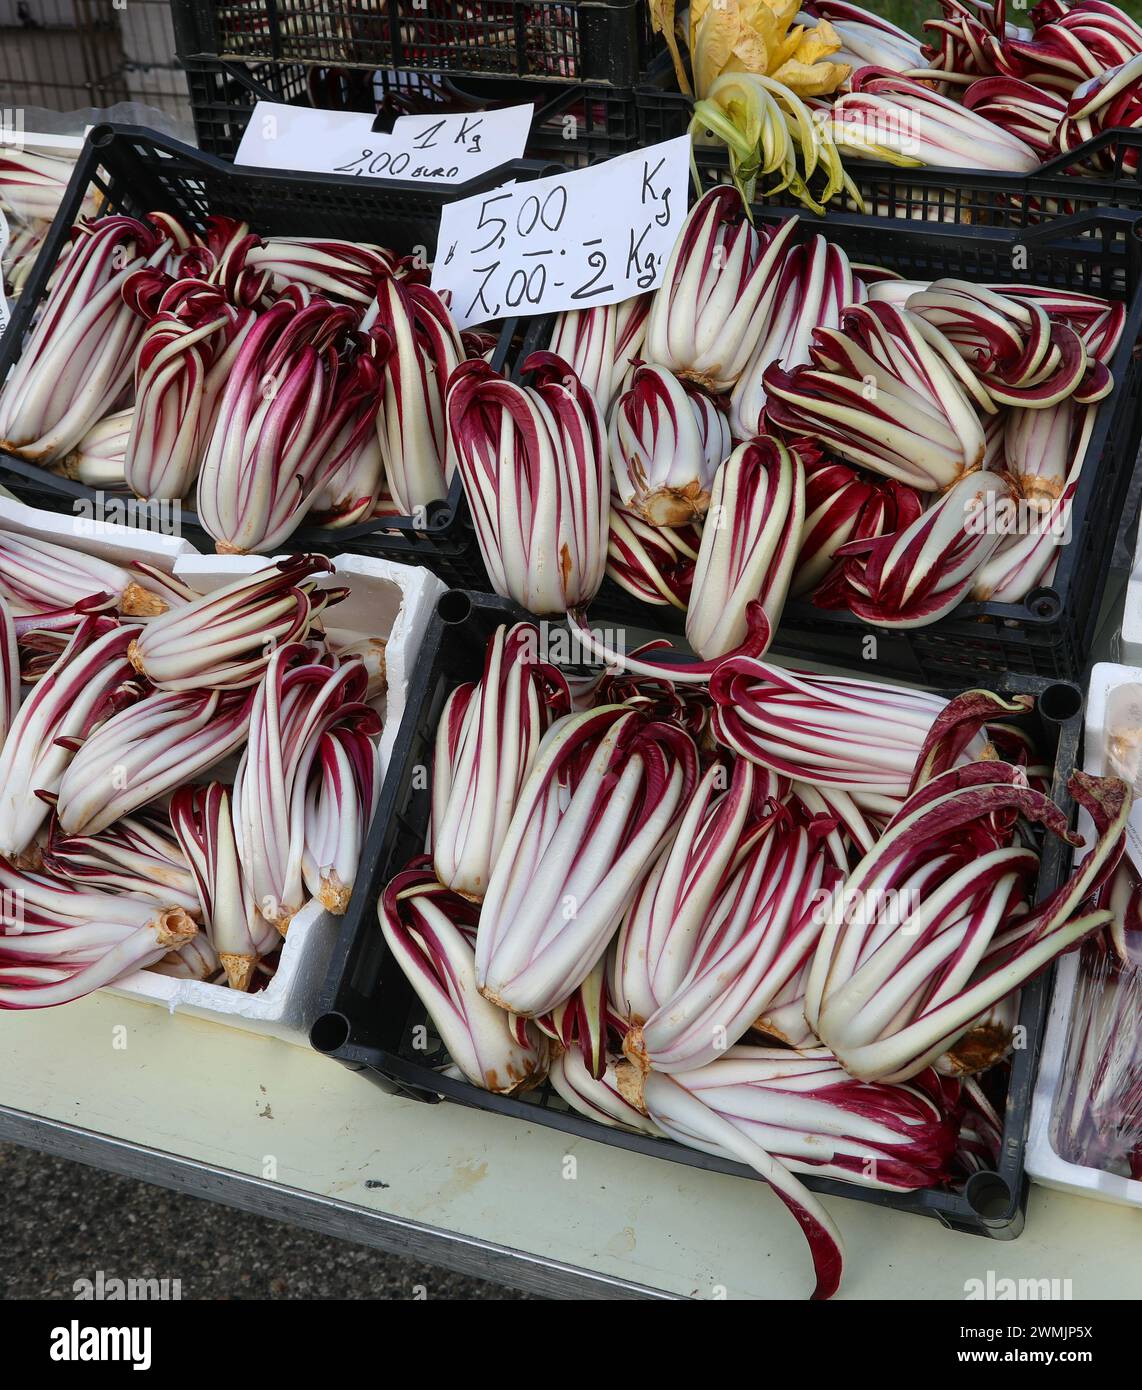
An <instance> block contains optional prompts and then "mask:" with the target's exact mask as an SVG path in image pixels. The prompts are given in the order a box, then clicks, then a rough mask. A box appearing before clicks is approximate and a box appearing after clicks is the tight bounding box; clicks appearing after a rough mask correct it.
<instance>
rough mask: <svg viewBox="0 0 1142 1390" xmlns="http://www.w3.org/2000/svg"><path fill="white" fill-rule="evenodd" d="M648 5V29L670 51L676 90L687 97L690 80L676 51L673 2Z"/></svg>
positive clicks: (657, 0) (655, 0) (653, 0)
mask: <svg viewBox="0 0 1142 1390" xmlns="http://www.w3.org/2000/svg"><path fill="white" fill-rule="evenodd" d="M648 4H649V5H650V27H651V28H652V29H653V30H654V32H655V33H656V34H661V35H662V36H663V38H665V40H666V47H667V48H668V49H669V50H670V57H671V59H672V61H673V63H674V75H675V76H676V77H677V78H678V90H679V91H680V92H684V93H685V94H686V95H687V96H689V95H690V79H689V78H688V77H687V76H686V65H685V64H684V63H683V61H682V54H681V53H680V52H679V51H678V36H677V34H675V32H674V8H675V0H648Z"/></svg>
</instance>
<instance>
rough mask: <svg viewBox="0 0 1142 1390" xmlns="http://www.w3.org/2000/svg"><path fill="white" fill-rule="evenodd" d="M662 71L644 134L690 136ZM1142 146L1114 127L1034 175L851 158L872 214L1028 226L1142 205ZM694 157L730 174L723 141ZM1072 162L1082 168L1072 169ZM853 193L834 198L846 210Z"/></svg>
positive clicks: (1136, 135) (639, 103) (1133, 133)
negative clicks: (1135, 163) (1108, 164)
mask: <svg viewBox="0 0 1142 1390" xmlns="http://www.w3.org/2000/svg"><path fill="white" fill-rule="evenodd" d="M667 82H673V70H672V69H671V70H670V75H669V78H667V77H665V76H662V77H660V78H658V79H657V80H655V81H652V82H647V83H643V84H641V85H640V86H639V87H638V89H637V90H636V92H635V105H636V107H637V112H638V121H637V123H638V132H639V141H640V143H641V144H643V145H653V144H657V143H658V142H659V141H661V140H672V139H674V138H676V137H677V136H679V135H685V134H686V132H687V130H689V128H690V121H691V118H692V116H693V102H692V101H691V99H690V98H689V97H687V96H683V94H682V93H681V92H678V91H671V90H669V87H668V86H667V85H665V84H666V83H667ZM1108 149H1110V150H1112V158H1113V168H1112V169H1110V170H1099V168H1098V161H1097V157H1098V156H1099V155H1100V154H1101V153H1102V152H1103V151H1105V150H1108ZM1139 150H1142V130H1107V131H1103V132H1102V134H1101V135H1099V136H1097V137H1096V138H1095V139H1093V140H1088V141H1086V142H1084V143H1083V144H1081V145H1079V146H1078V147H1077V148H1076V149H1075V150H1074V151H1072V152H1071V153H1070V154H1066V155H1059V156H1057V157H1056V158H1055V159H1052V160H1050V161H1049V162H1048V163H1046V164H1044V165H1042V166H1041V167H1040V168H1039V169H1037V170H1035V171H1034V172H1033V173H1029V174H1016V173H995V172H993V171H991V170H988V169H927V168H920V169H901V168H898V167H897V166H896V165H893V164H882V163H879V162H878V161H875V160H869V159H853V158H847V159H845V161H844V165H845V170H846V172H847V173H848V174H849V176H850V178H851V179H852V181H853V183H854V184H855V185H856V187H857V188H858V189H859V190H860V193H861V196H862V197H863V198H864V200H865V203H866V206H867V211H868V213H869V214H870V215H876V216H881V217H893V218H903V219H906V220H909V221H920V222H925V223H929V222H967V223H971V224H972V225H974V226H990V227H1028V226H1035V225H1038V224H1040V223H1042V222H1044V221H1050V220H1052V219H1053V218H1055V217H1061V216H1071V215H1073V214H1076V213H1081V212H1090V211H1097V210H1098V209H1100V208H1126V209H1128V210H1131V211H1142V168H1140V169H1139V170H1138V171H1136V172H1134V173H1130V172H1128V171H1127V170H1125V169H1124V168H1123V164H1124V158H1125V155H1126V152H1127V151H1133V152H1135V153H1137V152H1138V151H1139ZM695 160H696V163H697V167H698V173H699V177H700V178H701V179H702V182H703V186H704V187H707V188H708V187H711V186H712V185H713V184H715V183H725V182H728V181H729V177H730V174H729V158H728V155H727V153H726V149H725V146H724V145H721V144H720V143H719V144H716V145H708V146H704V145H699V146H697V147H696V148H695ZM1070 169H1077V170H1082V171H1083V173H1082V174H1070V173H1068V172H1067V171H1068V170H1070ZM822 179H823V175H814V177H813V179H812V180H811V181H810V191H812V192H815V193H816V192H819V191H820V190H821V188H822V187H823V182H822ZM845 196H846V195H844V194H838V195H837V197H836V199H835V200H834V201H833V202H832V203H830V204H829V205H828V211H829V213H830V214H831V212H832V210H833V209H834V208H836V209H838V210H843V209H844V208H845V204H844V202H843V201H842V200H843V199H844V198H845ZM766 201H768V202H772V203H773V204H774V205H775V206H786V207H789V206H794V207H795V206H798V205H797V204H795V203H792V202H791V197H790V194H789V193H788V192H785V193H782V194H778V195H777V196H775V197H774V198H772V199H767V200H766Z"/></svg>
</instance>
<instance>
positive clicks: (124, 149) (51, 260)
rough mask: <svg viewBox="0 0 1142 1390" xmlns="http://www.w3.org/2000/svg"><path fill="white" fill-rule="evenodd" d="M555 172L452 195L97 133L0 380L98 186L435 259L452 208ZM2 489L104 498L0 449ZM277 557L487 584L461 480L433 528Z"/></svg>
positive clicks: (136, 209)
mask: <svg viewBox="0 0 1142 1390" xmlns="http://www.w3.org/2000/svg"><path fill="white" fill-rule="evenodd" d="M549 169H550V166H545V165H543V164H541V163H538V162H534V161H516V162H515V163H513V164H509V165H505V166H504V167H503V168H502V169H499V170H496V171H495V172H494V173H491V174H488V175H485V176H482V177H481V178H479V179H473V180H471V181H469V182H468V183H466V184H463V185H456V186H454V187H451V188H449V187H445V186H442V185H436V186H428V185H424V184H416V183H406V182H403V181H396V180H394V181H391V182H388V181H382V180H377V179H367V178H355V179H340V178H338V177H336V176H335V175H327V174H292V173H291V174H282V173H275V172H273V171H269V170H258V169H244V168H235V167H234V166H233V165H230V164H227V163H225V162H223V161H222V160H219V159H214V158H211V157H209V156H206V155H202V154H200V153H199V152H198V151H197V150H194V149H191V148H190V147H189V146H187V145H183V144H180V143H179V142H178V141H175V140H168V139H165V138H161V137H159V136H156V135H155V134H154V132H151V131H144V130H141V129H137V128H135V127H132V126H111V125H104V126H97V127H96V128H95V129H94V130H93V131H92V132H91V134H90V136H89V138H88V141H87V144H86V145H85V147H84V149H83V152H82V153H81V155H80V158H79V161H78V163H77V165H76V171H75V174H74V175H73V177H72V181H71V184H70V185H69V187H68V191H67V194H66V196H65V198H64V200H63V202H62V204H61V206H60V211H59V213H58V215H57V217H56V220H55V222H54V224H53V226H52V229H51V232H50V234H49V236H48V238H47V240H46V241H45V244H44V247H43V250H42V252H41V254H40V256H39V259H38V260H37V262H36V266H35V268H34V270H33V272H32V274H31V276H30V277H29V280H28V283H27V285H26V286H25V288H24V291H23V293H22V294H21V295H20V298H19V300H18V301H17V303H16V308H15V311H14V313H13V315H12V322H11V324H10V326H9V328H8V331H7V332H6V333H5V334H4V336H3V338H2V339H0V381H3V380H4V379H5V378H6V377H7V374H8V372H9V370H10V368H11V367H12V365H13V363H14V362H16V361H17V360H18V358H19V354H20V352H21V350H22V347H23V342H24V338H25V335H26V333H27V331H28V329H29V328H30V326H31V322H32V318H33V315H34V313H35V311H36V309H37V307H38V306H39V304H40V301H41V299H42V297H43V294H44V291H45V288H46V285H47V281H48V277H49V276H50V274H51V272H52V269H53V268H54V266H55V264H56V262H57V260H58V258H59V254H60V250H61V248H62V247H63V245H64V244H65V242H66V239H67V235H68V230H69V228H70V227H71V225H72V223H73V222H74V220H75V218H76V216H77V215H78V212H79V207H80V203H81V202H82V199H83V196H84V193H85V192H86V191H87V189H88V188H89V187H90V186H94V187H95V188H96V189H98V190H99V192H100V193H101V195H102V198H103V202H102V211H103V212H105V213H106V212H120V211H122V212H128V213H132V214H136V215H141V214H144V213H147V212H150V211H158V210H165V211H168V212H171V213H175V214H176V215H177V216H178V217H180V218H181V219H183V220H184V221H186V222H188V223H190V224H191V225H192V226H194V227H196V228H198V229H201V228H202V226H203V224H204V220H205V218H206V217H207V215H208V214H210V213H224V214H228V215H229V216H231V217H237V218H241V219H242V220H244V221H246V222H248V223H249V224H250V226H251V228H252V229H253V230H254V231H257V232H266V233H270V232H272V233H274V234H277V235H301V236H328V237H342V238H347V239H349V240H359V241H381V242H385V243H387V244H389V245H391V246H393V247H395V248H396V249H398V250H401V251H406V252H409V251H412V250H414V249H415V248H416V247H418V246H419V247H423V248H424V252H425V254H426V256H427V257H428V258H430V259H431V257H432V255H433V252H434V250H435V247H436V237H437V233H438V230H439V224H440V209H441V207H442V205H443V204H444V202H446V201H449V200H451V199H455V198H462V197H467V196H469V195H470V194H472V193H476V192H479V191H481V190H483V189H486V188H489V187H493V186H495V185H496V184H497V183H499V182H503V181H505V180H507V179H511V178H531V177H535V176H536V175H538V174H542V173H545V172H549ZM514 331H515V325H514V324H513V323H512V322H508V323H506V324H505V325H504V328H503V331H502V332H501V335H500V341H499V343H498V345H497V349H496V358H495V360H496V364H497V365H500V364H502V363H503V361H504V360H505V358H506V356H507V353H508V349H509V346H510V342H511V338H512V335H513V333H514ZM0 484H3V485H4V486H6V487H8V488H9V489H10V490H11V491H12V492H13V493H15V495H16V496H17V497H18V498H19V499H20V500H21V501H24V502H27V503H29V504H30V505H32V506H39V507H46V508H47V509H48V510H52V511H64V512H74V511H75V510H76V503H77V502H80V503H86V504H87V505H88V506H92V505H96V504H97V502H98V500H99V499H98V494H97V491H96V490H95V489H93V488H91V487H88V486H86V485H85V484H83V483H77V482H74V481H72V480H71V479H68V478H65V477H62V476H61V475H59V474H57V473H53V472H51V471H50V470H49V469H47V468H44V467H42V466H41V465H39V464H36V463H29V462H27V461H26V460H24V459H21V458H18V457H17V456H16V455H13V454H10V453H8V452H6V451H4V450H0ZM107 495H108V496H123V495H124V494H122V493H115V494H110V493H109V494H107ZM180 521H181V526H182V533H183V535H184V536H185V537H186V538H187V539H188V540H190V541H191V542H192V543H194V544H195V545H197V546H199V547H200V548H204V549H206V550H213V548H214V542H213V540H212V539H211V538H210V537H209V536H208V535H207V533H206V532H205V531H204V530H203V529H202V527H201V526H200V525H199V523H198V518H197V516H196V515H195V513H194V511H193V509H192V508H191V507H189V506H184V507H183V508H182V509H181V513H180ZM280 548H281V549H283V550H289V551H302V550H307V551H318V552H320V553H322V554H326V555H335V554H337V553H338V552H340V551H342V550H356V551H359V552H360V553H362V554H367V555H380V556H383V557H385V558H386V559H390V560H396V561H399V562H402V563H405V564H423V565H427V566H429V567H430V568H431V569H433V570H434V571H435V572H436V573H437V574H439V575H440V576H441V578H443V579H444V580H445V581H446V582H447V583H449V584H454V585H460V586H474V587H480V586H482V585H484V584H486V583H487V579H486V574H485V570H484V566H483V563H482V561H481V560H480V555H479V550H478V547H477V544H476V539H475V534H474V532H473V530H472V525H471V520H470V516H469V513H468V507H467V503H466V502H465V501H464V496H463V488H462V486H461V484H460V481H459V478H458V477H457V478H455V479H454V480H453V484H452V487H451V489H450V492H449V495H448V498H447V499H446V500H445V501H443V502H437V503H433V504H432V505H431V506H430V507H429V508H428V509H427V513H426V515H425V517H424V518H419V517H418V518H412V517H385V518H383V519H380V520H373V521H366V522H361V523H358V524H357V525H355V526H343V527H329V528H325V527H317V526H303V527H300V528H299V529H298V530H297V531H295V532H294V533H293V535H292V536H290V537H289V538H288V540H286V541H285V542H283V543H282V546H281V547H280Z"/></svg>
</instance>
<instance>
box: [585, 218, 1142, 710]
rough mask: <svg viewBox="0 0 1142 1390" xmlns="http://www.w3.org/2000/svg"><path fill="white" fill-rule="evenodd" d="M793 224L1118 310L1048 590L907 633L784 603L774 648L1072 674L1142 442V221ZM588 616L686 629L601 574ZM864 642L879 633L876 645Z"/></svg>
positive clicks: (932, 275) (916, 261)
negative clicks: (1120, 323) (1111, 353)
mask: <svg viewBox="0 0 1142 1390" xmlns="http://www.w3.org/2000/svg"><path fill="white" fill-rule="evenodd" d="M755 215H756V216H757V217H758V219H759V220H761V221H776V220H778V219H779V218H781V217H783V216H786V215H788V209H785V210H779V209H776V208H771V207H768V206H765V205H759V206H758V207H757V208H756V209H755ZM802 217H803V220H804V221H805V224H806V228H807V230H809V231H817V232H820V233H821V234H822V235H824V236H826V237H827V238H829V239H830V240H834V241H836V242H838V243H839V244H840V245H841V246H843V247H844V249H845V251H846V252H847V253H848V255H849V257H850V258H851V259H852V260H853V261H854V262H864V263H867V264H873V265H884V266H887V267H889V268H890V269H893V270H896V271H899V272H900V273H901V274H902V275H904V276H905V277H906V278H916V279H936V278H937V277H938V276H941V275H943V276H955V277H959V278H962V279H965V280H974V281H978V282H1001V281H1006V282H1009V283H1010V282H1031V281H1033V282H1035V283H1036V284H1040V285H1053V286H1057V287H1058V288H1060V289H1073V290H1084V291H1088V292H1090V293H1093V294H1101V295H1105V296H1106V297H1107V298H1109V299H1117V300H1123V301H1125V303H1126V305H1127V316H1126V324H1125V327H1124V329H1123V333H1122V341H1121V343H1120V344H1119V347H1118V351H1117V353H1116V354H1115V358H1114V362H1113V365H1112V371H1113V373H1114V381H1115V387H1114V392H1113V394H1112V396H1111V397H1110V398H1108V399H1107V400H1106V401H1104V402H1103V404H1102V407H1101V409H1100V411H1099V415H1098V418H1097V420H1096V421H1095V427H1094V431H1093V433H1092V435H1091V440H1090V444H1089V447H1088V449H1087V455H1086V460H1085V462H1084V465H1083V470H1082V474H1081V475H1080V479H1079V484H1078V488H1077V491H1076V494H1075V499H1074V503H1073V506H1072V511H1071V539H1070V541H1069V543H1068V544H1067V545H1065V546H1063V547H1062V548H1061V550H1060V556H1059V561H1058V566H1057V570H1056V574H1055V578H1054V581H1053V583H1052V584H1051V585H1050V586H1049V587H1046V586H1044V587H1040V588H1037V589H1033V590H1032V591H1031V592H1030V593H1029V594H1028V595H1027V596H1026V598H1025V599H1024V600H1023V601H1022V602H1021V603H993V602H987V603H977V602H965V603H961V604H960V605H959V607H958V608H956V609H955V610H954V611H953V612H952V613H951V614H949V615H948V616H947V617H946V618H942V619H940V621H939V622H936V623H932V624H931V625H929V626H927V627H917V628H909V629H886V628H875V627H870V626H869V625H868V624H866V623H864V622H862V621H861V620H860V619H859V618H856V617H854V616H853V614H851V613H848V612H845V611H839V612H838V611H831V610H826V609H821V608H815V607H814V606H813V605H812V604H811V603H809V602H807V601H806V600H804V599H798V600H793V601H791V602H789V603H787V604H786V605H785V608H784V609H783V611H782V614H781V622H780V625H779V627H778V630H777V634H776V636H775V638H774V641H773V650H774V651H775V652H777V653H779V654H780V655H782V656H787V657H794V658H795V657H801V658H807V659H811V660H815V661H822V662H832V663H834V664H836V665H840V666H848V667H855V668H858V669H859V668H862V667H868V666H869V665H870V664H872V663H874V664H875V668H876V671H877V672H878V673H880V674H882V675H883V676H886V677H889V678H894V679H899V680H906V681H915V682H919V683H920V684H923V685H933V686H935V685H948V684H954V683H955V682H956V681H958V680H962V679H964V678H968V677H971V678H974V675H981V676H990V675H993V674H994V675H1002V674H1003V673H1004V672H1007V671H1011V672H1019V673H1021V674H1023V675H1028V676H1042V677H1044V678H1048V679H1052V678H1058V679H1074V678H1077V677H1080V676H1081V675H1082V674H1083V672H1084V670H1085V668H1086V665H1087V661H1088V658H1089V655H1090V649H1091V644H1092V642H1093V640H1094V634H1095V629H1096V625H1097V621H1098V610H1099V603H1100V601H1101V598H1102V591H1103V588H1104V586H1105V583H1106V577H1107V574H1108V572H1109V568H1110V560H1111V555H1112V552H1113V549H1114V539H1115V535H1116V534H1117V530H1118V525H1119V519H1120V517H1121V515H1122V510H1123V507H1124V506H1125V505H1126V499H1127V490H1128V488H1129V485H1130V479H1131V477H1132V475H1133V472H1134V464H1135V457H1136V455H1137V453H1138V446H1139V437H1140V436H1142V399H1140V390H1142V360H1140V359H1139V355H1138V351H1137V349H1136V347H1135V344H1136V343H1137V342H1138V340H1139V336H1140V335H1142V240H1140V239H1139V236H1140V233H1142V219H1140V218H1139V217H1138V215H1137V214H1131V213H1127V212H1124V211H1114V210H1105V209H1104V210H1102V211H1099V212H1090V213H1083V214H1080V215H1078V216H1076V217H1073V218H1066V219H1060V220H1058V221H1055V222H1053V223H1049V224H1043V225H1041V226H1038V227H1027V228H1022V229H1018V230H1017V229H1014V228H1011V229H1004V228H993V227H973V226H960V225H958V224H954V223H938V224H931V225H927V226H925V227H923V228H920V227H917V226H915V225H913V224H911V223H908V222H886V221H884V220H882V219H877V218H869V217H860V216H857V215H855V214H846V213H835V214H830V216H829V217H828V218H827V219H825V220H824V221H821V220H820V219H819V218H815V217H814V216H813V215H812V213H803V214H802ZM590 612H591V616H592V617H593V618H598V619H600V620H609V621H617V622H620V623H625V624H626V625H628V626H631V627H647V626H655V627H662V628H666V629H668V630H670V631H672V632H675V633H678V632H681V631H682V630H683V625H684V621H685V618H684V614H682V613H681V612H679V611H678V610H677V609H674V608H666V607H651V606H649V605H647V604H644V603H641V602H639V601H638V600H637V599H635V598H632V597H631V596H630V595H629V594H627V593H626V592H625V591H624V590H622V589H620V588H619V587H618V586H617V585H616V584H614V583H612V582H611V581H610V580H608V581H607V582H606V583H605V584H604V586H603V588H602V590H601V591H600V593H599V596H598V598H597V599H596V600H595V601H594V603H593V604H592V605H591V610H590ZM870 636H872V637H875V639H876V640H875V646H874V647H871V648H870V646H869V643H868V639H869V638H870ZM973 673H974V675H973Z"/></svg>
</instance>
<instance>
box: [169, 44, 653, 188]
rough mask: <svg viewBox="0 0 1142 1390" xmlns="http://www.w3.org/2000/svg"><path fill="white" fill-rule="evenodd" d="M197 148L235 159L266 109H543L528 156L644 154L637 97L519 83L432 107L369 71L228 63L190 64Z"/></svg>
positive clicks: (403, 75) (391, 76)
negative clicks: (259, 111)
mask: <svg viewBox="0 0 1142 1390" xmlns="http://www.w3.org/2000/svg"><path fill="white" fill-rule="evenodd" d="M183 66H184V67H185V69H186V79H187V86H188V89H189V92H190V106H191V112H192V115H193V117H194V131H195V138H196V139H197V141H198V146H199V148H200V149H201V150H204V151H205V152H206V153H207V154H213V155H217V156H219V158H221V159H233V158H234V156H235V155H236V154H237V152H238V146H239V145H240V144H241V141H242V135H243V134H244V132H245V129H246V126H247V125H248V124H249V121H250V117H251V116H252V115H253V112H254V106H255V104H256V103H257V102H258V101H276V102H279V103H282V104H285V105H289V106H312V107H319V108H321V109H322V110H325V111H361V112H370V113H373V112H377V111H379V110H382V109H392V110H394V111H395V110H397V109H403V105H404V104H408V103H411V105H412V106H413V107H414V108H416V109H421V108H422V107H423V108H424V109H429V110H437V109H439V110H440V111H442V112H443V111H447V110H449V109H455V110H466V109H471V107H472V104H473V103H478V104H479V105H480V106H487V107H489V108H491V107H496V106H515V105H518V104H519V103H521V102H525V101H534V103H535V118H534V120H533V122H532V128H531V136H530V138H529V140H528V144H527V148H526V150H525V155H527V156H528V157H529V158H547V159H551V160H554V161H556V162H558V163H560V164H563V165H567V166H575V167H581V166H584V165H586V164H589V163H590V162H591V160H593V159H600V158H605V157H606V156H608V155H614V154H625V153H626V152H627V151H628V150H632V149H637V148H638V146H639V125H638V112H637V108H636V105H635V96H634V90H633V89H632V88H629V87H627V88H619V87H612V86H608V85H605V84H598V83H584V82H577V83H571V84H567V85H560V86H558V87H552V86H551V85H550V84H541V83H534V82H531V83H520V82H518V81H516V80H514V79H513V80H510V81H506V82H505V81H500V80H495V79H487V78H481V79H469V80H468V81H464V80H463V79H452V78H447V77H444V78H441V79H440V80H439V81H438V82H434V84H433V96H432V103H433V104H432V105H431V106H426V105H425V102H426V100H427V98H426V97H425V94H424V92H423V90H421V82H422V79H421V78H420V76H419V75H418V74H415V73H407V72H393V71H385V70H377V71H375V72H369V71H367V70H365V69H363V68H328V67H319V66H317V65H314V64H305V63H284V64H275V63H236V62H232V61H229V60H224V59H214V58H205V59H199V58H187V59H184V60H183Z"/></svg>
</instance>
